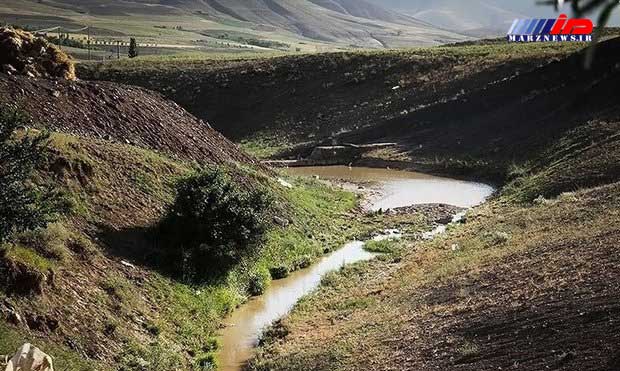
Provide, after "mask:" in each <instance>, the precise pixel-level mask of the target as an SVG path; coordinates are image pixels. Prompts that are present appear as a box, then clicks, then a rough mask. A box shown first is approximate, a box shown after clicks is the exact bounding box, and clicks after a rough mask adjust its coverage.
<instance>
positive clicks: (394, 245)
mask: <svg viewBox="0 0 620 371" xmlns="http://www.w3.org/2000/svg"><path fill="white" fill-rule="evenodd" d="M402 243H403V242H402V241H401V240H397V239H387V240H380V241H375V240H370V241H368V242H366V243H365V244H364V249H365V250H367V251H370V252H375V253H380V254H390V253H394V252H396V251H397V250H398V249H399V248H400V245H401V244H402Z"/></svg>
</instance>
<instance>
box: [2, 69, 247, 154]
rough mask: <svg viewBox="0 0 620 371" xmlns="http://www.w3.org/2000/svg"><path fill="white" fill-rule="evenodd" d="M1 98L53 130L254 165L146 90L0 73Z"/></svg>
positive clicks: (205, 126)
mask: <svg viewBox="0 0 620 371" xmlns="http://www.w3.org/2000/svg"><path fill="white" fill-rule="evenodd" d="M0 93H1V94H0V104H5V105H9V106H16V107H18V108H19V109H21V110H22V111H24V112H26V113H27V114H29V115H30V117H31V118H32V120H33V122H36V123H37V125H42V126H43V127H44V128H46V129H49V130H52V131H60V132H64V133H69V134H74V135H79V136H83V137H90V138H96V139H105V140H108V141H113V142H118V143H125V144H132V145H136V146H139V147H143V148H146V149H150V150H154V151H158V152H162V153H165V154H166V155H169V156H171V157H176V158H179V159H183V160H194V161H198V162H201V163H211V164H222V163H231V162H246V163H252V162H254V160H253V159H252V158H251V157H250V156H247V155H245V154H244V153H242V152H240V151H239V150H238V148H237V147H236V146H235V145H234V144H233V143H231V142H230V141H228V140H227V139H225V138H224V137H223V136H222V135H221V134H219V133H218V132H216V131H215V130H213V129H212V128H211V127H210V126H209V125H208V124H207V123H204V122H202V121H200V120H198V119H196V118H195V117H194V116H192V115H191V114H189V113H188V112H186V111H185V110H184V109H182V108H181V107H179V106H178V105H177V104H175V103H174V102H172V101H169V100H166V99H165V98H164V97H162V96H161V95H159V94H157V93H153V92H150V91H147V90H145V89H141V88H136V87H128V86H123V85H119V84H114V83H105V82H103V83H90V82H83V81H55V80H46V79H29V78H26V77H21V76H8V75H4V74H0Z"/></svg>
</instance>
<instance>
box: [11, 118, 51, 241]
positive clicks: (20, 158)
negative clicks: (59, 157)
mask: <svg viewBox="0 0 620 371" xmlns="http://www.w3.org/2000/svg"><path fill="white" fill-rule="evenodd" d="M26 122H27V121H26V119H25V117H24V116H22V115H21V114H19V113H18V112H16V111H13V110H6V109H2V108H0V242H3V241H5V240H6V239H7V238H8V237H9V236H10V235H11V234H13V233H15V232H23V231H27V230H32V229H36V228H38V227H42V226H45V225H46V224H47V222H48V221H49V220H50V216H51V215H52V214H53V212H54V211H55V210H56V207H57V203H55V197H54V196H53V193H52V191H51V189H49V188H46V187H40V186H36V185H34V184H33V183H32V182H31V178H32V175H33V173H34V170H35V169H36V168H37V167H38V166H39V165H41V164H42V163H43V160H44V158H45V146H46V143H47V139H48V135H46V134H40V135H37V136H34V137H33V136H29V135H23V136H22V137H21V138H16V136H15V133H14V132H15V129H17V128H18V127H20V126H22V127H23V126H25V124H26Z"/></svg>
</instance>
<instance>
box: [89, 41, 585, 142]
mask: <svg viewBox="0 0 620 371" xmlns="http://www.w3.org/2000/svg"><path fill="white" fill-rule="evenodd" d="M570 50H575V47H571V46H569V47H563V46H559V47H556V46H548V47H541V49H540V50H534V52H531V50H528V49H525V48H521V47H520V46H516V47H515V48H514V49H510V48H509V49H508V50H503V49H501V48H500V49H498V50H495V49H494V47H492V46H490V47H487V46H476V47H469V46H463V47H446V48H441V49H437V50H434V49H428V50H426V49H425V50H420V51H392V52H381V53H333V54H319V55H304V56H287V57H279V58H271V59H256V60H249V61H170V62H165V61H159V62H153V63H151V64H149V63H148V62H135V63H132V62H126V63H123V64H114V63H109V64H104V65H94V64H84V65H80V66H78V74H79V76H80V77H81V78H83V79H97V80H111V81H118V82H124V83H130V84H135V85H139V86H143V87H147V88H149V89H153V90H156V91H160V92H162V93H163V94H165V95H166V96H167V97H169V98H171V99H173V100H174V101H176V102H177V103H179V104H180V105H181V106H183V107H185V108H186V109H187V110H189V111H190V112H192V113H193V114H195V115H196V116H198V117H200V118H202V119H204V120H206V121H209V122H211V123H212V124H213V125H214V127H215V128H216V129H217V130H219V131H221V132H222V133H223V134H224V135H226V136H227V137H229V138H232V139H233V140H243V139H248V138H253V137H255V136H261V137H265V138H266V139H267V140H268V141H271V142H274V143H277V144H298V143H301V142H306V141H312V142H316V141H321V140H323V139H325V138H328V137H331V136H333V135H335V134H337V133H340V132H343V131H349V130H356V129H359V128H363V127H367V126H375V125H378V124H381V123H383V122H385V121H387V120H390V119H393V118H395V117H400V116H402V115H406V114H408V113H409V112H411V111H413V110H417V109H419V107H421V106H424V105H428V104H432V103H435V102H437V101H440V100H442V99H450V98H451V97H454V96H456V95H458V94H462V93H463V92H465V91H470V90H472V89H477V88H479V87H481V86H484V85H486V84H487V83H490V82H492V81H496V80H499V79H502V78H504V77H506V76H511V75H513V74H515V73H519V72H521V73H523V72H525V71H528V70H530V69H532V68H534V67H536V66H538V65H540V64H544V63H548V62H549V60H550V59H552V58H555V57H558V56H564V55H566V54H567V53H568V52H570Z"/></svg>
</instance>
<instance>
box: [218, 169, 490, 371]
mask: <svg viewBox="0 0 620 371" xmlns="http://www.w3.org/2000/svg"><path fill="white" fill-rule="evenodd" d="M287 174H288V175H291V176H306V177H315V178H319V179H324V180H326V181H329V182H334V183H339V184H341V185H343V186H344V187H346V188H349V189H351V190H355V191H357V192H361V193H362V194H363V195H364V197H365V200H364V208H365V210H367V212H379V213H387V214H388V215H389V214H393V215H399V214H400V215H409V214H413V213H418V215H419V214H423V215H428V221H429V224H427V225H428V226H427V227H426V228H427V229H428V228H429V227H431V228H433V226H434V227H435V228H436V227H437V225H442V224H447V223H449V222H450V221H451V220H452V215H454V214H456V213H457V212H459V211H461V210H463V209H464V208H467V207H471V206H474V205H477V204H480V203H482V202H484V200H485V199H486V198H487V197H489V196H490V195H491V193H492V192H493V188H492V187H491V186H488V185H485V184H482V183H473V182H465V181H460V180H455V179H449V178H440V177H435V176H430V175H426V174H421V173H413V172H406V171H397V170H388V169H373V168H349V167H345V166H331V167H308V168H293V169H289V170H288V171H287ZM386 217H387V215H386ZM424 232H428V230H426V231H424ZM380 234H381V231H377V233H375V238H376V235H380ZM418 235H419V237H422V236H423V231H419V233H418ZM374 256H375V254H373V253H370V252H367V251H366V250H364V242H361V241H352V242H350V243H348V244H346V245H345V246H344V247H342V248H341V249H339V250H337V251H335V252H333V253H331V254H329V255H327V256H325V257H324V258H323V259H321V260H320V261H319V262H318V263H317V264H315V265H313V266H311V267H309V268H306V269H303V270H300V271H298V272H295V273H293V274H291V275H289V276H288V277H286V278H284V279H281V280H276V281H273V282H272V285H271V287H270V288H269V289H268V290H267V291H266V293H265V294H264V295H262V296H260V297H258V298H253V299H251V300H250V301H249V302H248V303H246V304H245V305H243V306H241V307H240V308H238V309H237V310H236V311H235V312H234V313H233V314H232V316H231V317H230V318H229V319H228V320H227V321H226V323H227V326H226V328H224V329H223V331H222V333H221V345H222V346H221V351H220V368H221V369H222V370H231V371H232V370H240V369H241V368H242V366H243V364H244V363H245V362H246V361H247V360H248V359H250V358H251V356H252V354H253V350H254V347H255V346H256V345H257V344H258V340H259V338H260V335H261V333H262V331H263V330H264V329H265V328H266V327H268V326H269V325H271V324H272V323H273V322H274V321H276V320H278V319H279V318H281V317H283V316H285V315H286V314H287V313H288V312H289V311H290V310H291V309H292V308H293V306H294V305H295V304H296V303H297V301H298V300H299V299H300V298H302V297H303V296H304V295H307V294H309V293H310V292H312V291H313V290H314V289H316V288H317V287H318V286H319V284H320V282H321V278H322V277H323V276H324V275H325V274H327V273H329V272H331V271H334V270H337V269H339V268H340V267H343V266H345V265H348V264H353V263H355V262H359V261H363V260H368V259H372V258H373V257H374Z"/></svg>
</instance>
